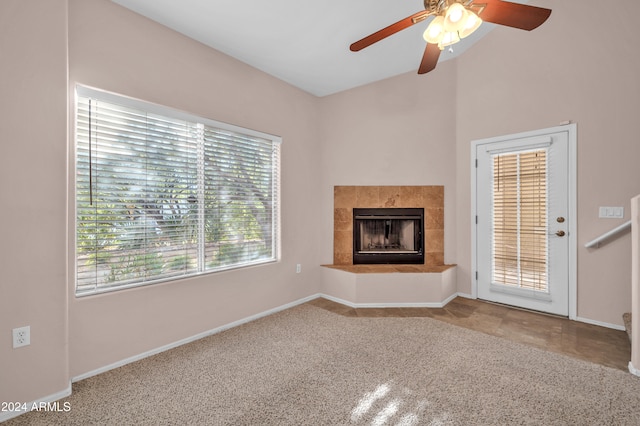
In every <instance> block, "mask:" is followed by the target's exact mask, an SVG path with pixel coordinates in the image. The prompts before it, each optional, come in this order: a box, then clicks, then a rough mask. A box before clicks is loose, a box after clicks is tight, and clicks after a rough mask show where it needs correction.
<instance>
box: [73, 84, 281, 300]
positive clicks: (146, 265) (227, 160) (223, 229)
mask: <svg viewBox="0 0 640 426" xmlns="http://www.w3.org/2000/svg"><path fill="white" fill-rule="evenodd" d="M279 159H280V139H279V138H277V137H274V136H271V135H267V134H263V133H259V132H255V131H252V130H248V129H240V128H237V127H235V126H230V125H226V124H223V123H217V122H214V121H212V120H206V119H201V118H199V117H195V116H191V115H188V114H184V113H181V112H178V111H173V110H170V109H168V108H164V107H159V106H157V105H152V104H146V103H144V102H140V101H135V100H131V99H128V98H124V97H118V96H117V95H112V94H103V93H101V92H98V91H94V90H92V89H86V88H79V89H78V98H77V118H76V255H77V258H76V265H77V270H76V278H77V279H76V294H78V295H82V294H93V293H96V292H102V291H109V290H113V289H118V288H125V287H130V286H136V285H141V284H147V283H152V282H158V281H164V280H167V279H173V278H179V277H184V276H190V275H195V274H200V273H205V272H213V271H218V270H223V269H229V268H237V267H243V266H249V265H255V264H260V263H266V262H272V261H275V260H277V258H278V250H279V185H280V175H279V173H280V162H279V161H280V160H279Z"/></svg>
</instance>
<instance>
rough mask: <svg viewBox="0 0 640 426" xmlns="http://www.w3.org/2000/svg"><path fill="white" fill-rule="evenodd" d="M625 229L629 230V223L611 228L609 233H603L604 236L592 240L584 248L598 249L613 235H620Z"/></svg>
mask: <svg viewBox="0 0 640 426" xmlns="http://www.w3.org/2000/svg"><path fill="white" fill-rule="evenodd" d="M627 229H631V221H628V222H625V223H623V224H622V225H620V226H617V227H615V228H613V229H612V230H611V231H608V232H605V233H604V234H602V235H600V236H599V237H598V238H594V239H593V240H591V241H589V242H588V243H587V244H585V245H584V246H585V247H586V248H591V247H595V248H598V247H600V244H601V243H602V242H603V241H605V240H607V239H609V238H611V237H613V236H614V235H617V234H620V233H622V232H624V231H626V230H627Z"/></svg>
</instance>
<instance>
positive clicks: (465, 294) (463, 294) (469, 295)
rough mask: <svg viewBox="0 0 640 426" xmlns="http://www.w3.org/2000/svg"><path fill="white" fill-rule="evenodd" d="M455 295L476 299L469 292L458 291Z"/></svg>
mask: <svg viewBox="0 0 640 426" xmlns="http://www.w3.org/2000/svg"><path fill="white" fill-rule="evenodd" d="M456 296H460V297H464V298H465V299H474V300H476V299H477V297H475V296H474V295H473V294H469V293H458V294H457V295H456Z"/></svg>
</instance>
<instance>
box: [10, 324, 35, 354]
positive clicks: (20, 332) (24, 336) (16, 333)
mask: <svg viewBox="0 0 640 426" xmlns="http://www.w3.org/2000/svg"><path fill="white" fill-rule="evenodd" d="M30 344H31V326H29V325H27V326H26V327H19V328H14V329H13V348H14V349H15V348H19V347H22V346H27V345H30Z"/></svg>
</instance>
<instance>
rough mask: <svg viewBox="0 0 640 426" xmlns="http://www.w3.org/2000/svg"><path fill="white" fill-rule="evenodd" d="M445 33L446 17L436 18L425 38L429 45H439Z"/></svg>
mask: <svg viewBox="0 0 640 426" xmlns="http://www.w3.org/2000/svg"><path fill="white" fill-rule="evenodd" d="M444 32H445V31H444V16H436V17H435V18H434V19H433V21H431V23H430V24H429V26H428V27H427V29H426V30H425V32H424V34H423V37H424V39H425V41H426V42H427V43H431V44H438V43H440V40H442V37H443V35H444Z"/></svg>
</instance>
